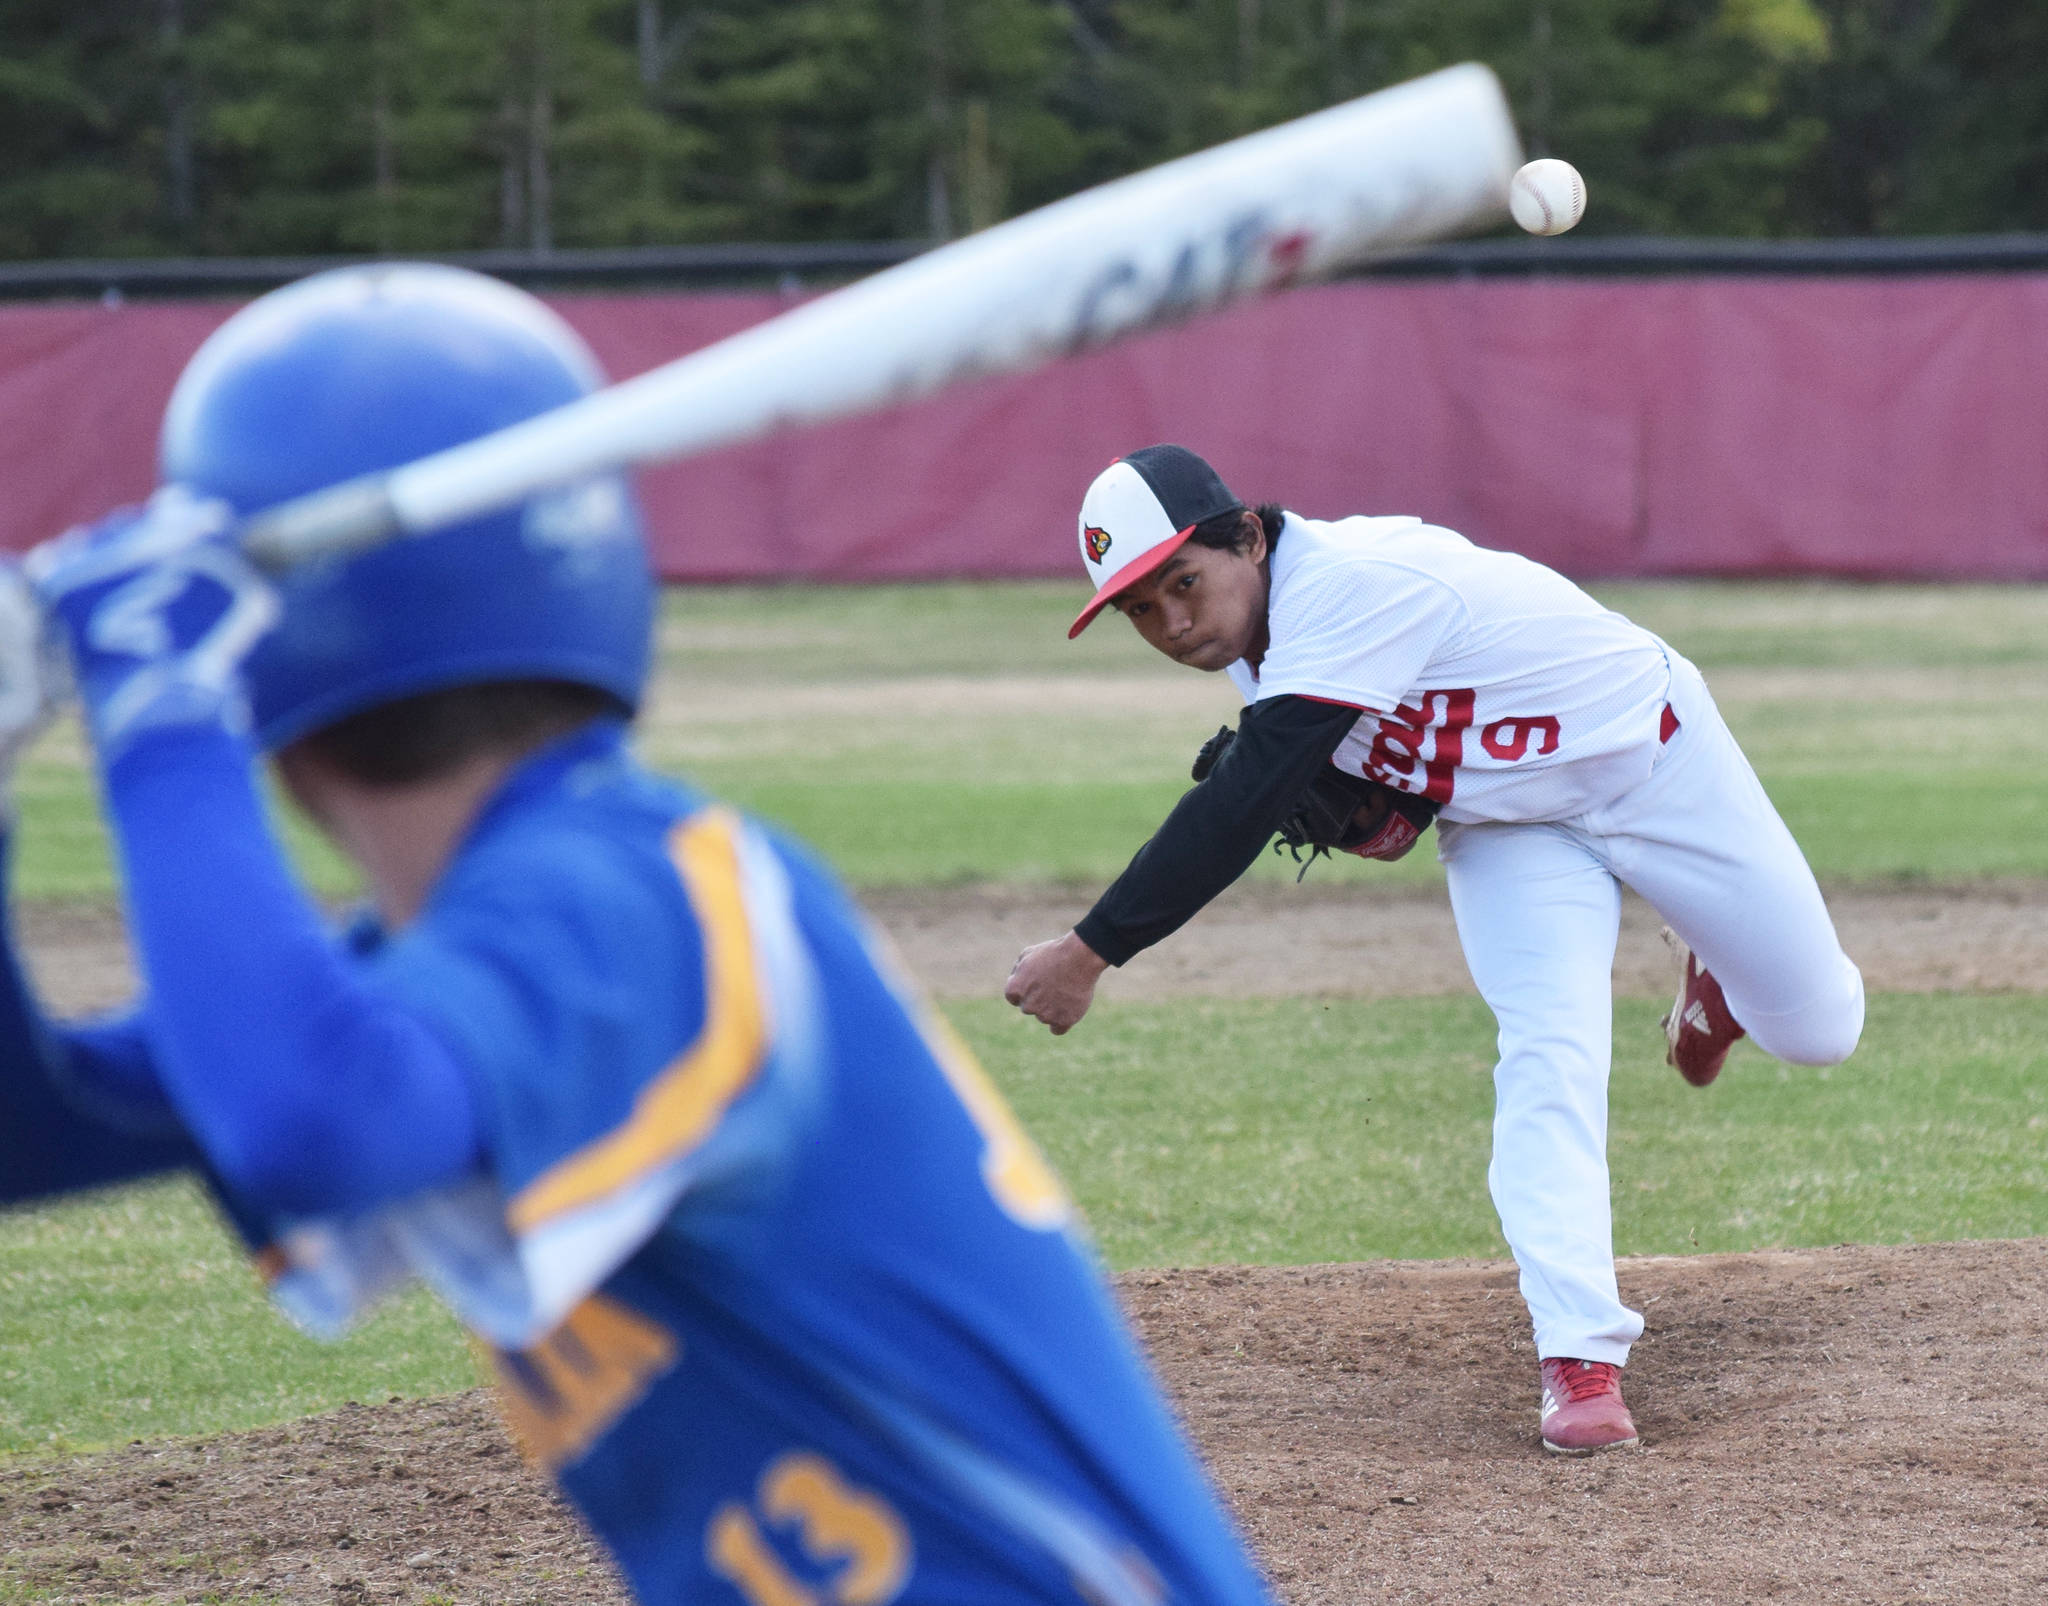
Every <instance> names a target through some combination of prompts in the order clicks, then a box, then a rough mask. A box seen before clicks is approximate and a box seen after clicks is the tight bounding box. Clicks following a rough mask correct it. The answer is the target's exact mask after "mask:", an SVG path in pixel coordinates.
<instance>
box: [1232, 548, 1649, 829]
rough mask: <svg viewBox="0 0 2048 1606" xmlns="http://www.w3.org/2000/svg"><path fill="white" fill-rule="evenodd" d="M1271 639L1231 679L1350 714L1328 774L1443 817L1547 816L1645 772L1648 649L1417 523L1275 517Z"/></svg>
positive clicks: (1504, 556)
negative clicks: (1380, 786)
mask: <svg viewBox="0 0 2048 1606" xmlns="http://www.w3.org/2000/svg"><path fill="white" fill-rule="evenodd" d="M1267 625H1268V630H1269V635H1270V643H1269V645H1268V646H1267V649H1266V654H1265V657H1264V659H1263V660H1262V661H1261V662H1260V664H1259V665H1258V666H1257V667H1256V668H1254V667H1252V666H1251V665H1250V664H1248V663H1246V662H1244V661H1242V660H1240V661H1239V662H1237V663H1234V664H1232V665H1231V666H1230V669H1229V671H1228V673H1229V675H1230V678H1231V680H1232V681H1233V682H1235V683H1236V685H1237V688H1238V690H1239V691H1240V692H1242V693H1243V694H1244V697H1245V700H1246V701H1247V702H1254V701H1257V700H1258V699H1260V698H1262V697H1279V696H1284V695H1288V694H1292V695H1295V696H1298V697H1312V698H1316V699H1318V700H1321V701H1324V702H1334V703H1346V704H1349V705H1351V706H1353V707H1356V708H1358V709H1359V710H1361V714H1360V718H1359V721H1358V724H1357V725H1356V726H1355V727H1354V728H1353V729H1352V731H1351V732H1350V734H1349V735H1347V736H1346V737H1345V739H1344V742H1343V744H1342V745H1341V746H1340V747H1339V748H1338V749H1337V751H1336V753H1335V755H1334V757H1333V759H1332V762H1334V763H1335V764H1336V765H1337V766H1338V767H1339V768H1340V769H1345V770H1349V771H1351V772H1353V773H1354V774H1360V775H1365V776H1369V777H1370V778H1372V779H1373V780H1376V781H1380V782H1383V783H1385V784H1386V785H1388V786H1392V787H1395V788H1398V789H1399V790H1402V791H1406V792H1417V793H1421V794H1422V795H1423V796H1426V797H1428V798H1430V799H1432V800H1433V801H1434V802H1436V803H1438V804H1439V805H1441V807H1442V811H1443V812H1442V817H1443V818H1444V819H1446V820H1450V821H1459V822H1477V821H1527V820H1563V819H1570V818H1572V817H1573V816H1575V815H1578V814H1582V813H1584V812H1585V811H1586V810H1587V809H1590V808H1593V807H1595V806H1597V805H1599V804H1601V803H1603V802H1605V801H1607V800H1608V799H1610V798H1613V797H1616V796H1618V795H1619V794H1620V793H1622V792H1624V791H1626V790H1627V789H1628V788H1629V787H1631V786H1634V785H1636V784H1637V783H1639V782H1640V781H1642V780H1643V779H1644V778H1645V777H1647V776H1648V775H1649V773H1650V765H1651V762H1652V760H1653V759H1654V758H1655V757H1656V754H1657V749H1658V742H1659V737H1660V730H1661V724H1660V722H1661V720H1662V718H1663V715H1664V711H1665V707H1666V697H1667V694H1668V690H1669V687H1670V684H1671V663H1670V659H1669V658H1668V656H1667V655H1666V651H1665V648H1664V644H1663V643H1662V642H1660V641H1659V640H1658V639H1657V638H1656V637H1655V636H1653V635H1651V634H1650V632H1649V631H1647V630H1645V629H1643V628H1642V627H1641V626H1640V625H1636V624H1631V623H1630V622H1629V621H1628V620H1627V619H1624V618H1623V617H1622V616H1621V615H1620V614H1618V613H1615V612H1613V611H1611V610H1610V609H1607V608H1603V607H1601V606H1600V604H1599V603H1597V602H1595V601H1594V600H1593V599H1592V598H1591V597H1589V596H1587V595H1586V593H1585V592H1583V591H1581V590H1580V589H1579V588H1578V587H1577V586H1575V585H1573V584H1572V583H1571V582H1570V581H1569V580H1567V579H1565V578H1564V576H1562V575H1560V574H1558V573H1557V572H1556V571H1554V570H1551V569H1546V568H1545V567H1544V566H1543V565H1542V564H1540V563H1533V562H1531V561H1530V560H1529V559H1527V558H1524V557H1519V556H1517V555H1516V554H1514V553H1512V552H1494V551H1489V550H1488V549H1486V548H1484V547H1478V546H1474V545H1473V544H1472V543H1471V542H1470V541H1468V540H1466V539H1465V538H1464V537H1463V536H1462V535H1459V534H1457V533H1456V532H1454V531H1451V530H1446V529H1441V528H1439V527H1437V526H1435V525H1432V524H1424V523H1423V522H1422V521H1421V520H1420V519H1416V518H1362V517H1361V518H1349V519H1339V520H1337V521H1335V522H1333V523H1324V522H1322V521H1319V520H1316V519H1305V518H1302V517H1301V516H1300V515H1299V514H1295V513H1289V514H1288V515H1287V518H1286V522H1285V523H1284V524H1283V526H1282V528H1281V536H1280V540H1279V542H1278V544H1277V545H1276V547H1275V548H1274V552H1273V567H1272V591H1271V595H1270V598H1269V600H1268V606H1267Z"/></svg>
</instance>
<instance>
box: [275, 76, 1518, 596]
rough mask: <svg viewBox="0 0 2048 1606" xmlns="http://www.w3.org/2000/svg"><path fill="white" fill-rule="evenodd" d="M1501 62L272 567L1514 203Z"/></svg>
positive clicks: (571, 422)
mask: <svg viewBox="0 0 2048 1606" xmlns="http://www.w3.org/2000/svg"><path fill="white" fill-rule="evenodd" d="M1521 160H1522V155H1521V147H1520V143H1519V141H1518V140H1517V139H1516V136H1515V130H1514V123H1513V121H1512V119H1511V118H1510V116H1509V113H1508V108H1507V103H1506V100H1505V99H1504V97H1503V96H1502V94H1501V89H1500V84H1499V82H1498V81H1497V80H1496V79H1495V78H1494V76H1493V74H1492V73H1491V72H1490V71H1488V70H1487V69H1486V68H1485V67H1481V66H1477V65H1471V64H1468V65H1465V66H1461V67H1450V68H1446V69H1445V70H1444V71H1442V72H1437V73H1432V74H1431V75H1430V76H1428V77H1426V78H1418V79H1416V80H1414V81H1413V82H1412V83H1407V84H1401V85H1398V86H1396V87H1395V88H1392V89H1386V90H1382V91H1380V92H1379V93H1377V94H1373V95H1367V96H1364V97H1362V98H1360V99H1358V100H1354V101H1350V102H1348V103H1346V104H1344V105H1342V106H1335V107H1332V108H1330V109H1329V110H1328V111H1322V112H1317V113H1315V114H1314V115H1312V116H1308V117H1303V118H1299V119H1297V120H1296V121H1294V122H1291V123H1284V124H1282V125H1281V126H1279V127H1277V128H1270V129H1267V130H1266V131H1264V132H1263V133H1258V134H1252V135H1248V136H1247V137H1245V138H1243V139H1238V140H1233V141H1231V142H1230V143H1229V144H1227V145H1219V146H1217V147H1215V148H1214V149H1212V150H1207V151H1201V152H1198V153H1197V154H1195V155H1193V156H1185V157H1182V158H1180V159H1179V160H1178V161H1173V162H1168V163H1166V164H1164V165H1163V166H1160V167H1155V168H1152V169H1150V170H1148V171H1146V172H1143V173H1136V174H1133V175H1132V176H1131V177H1129V178H1123V179H1117V180H1115V181H1114V182H1112V183H1108V184H1103V185H1100V186H1098V187H1097V188H1095V189H1092V190H1087V191H1084V192H1083V193H1081V194H1079V195H1075V196H1070V197H1069V198H1068V199H1066V200H1064V201H1058V202H1055V203H1054V204H1053V205H1051V206H1046V207H1041V208H1040V209H1039V210H1037V211H1035V212H1030V213H1027V214H1025V215H1024V216H1023V217H1019V218H1013V219H1011V220H1010V221H1009V222H1007V223H1002V224H998V225H997V226H996V227H994V228H991V229H987V230H984V231H983V232H981V233H979V234H974V235H970V236H969V237H967V238H966V239H963V240H958V241H955V242H954V243H953V244H951V245H947V246H942V247H940V248H939V249H937V250H934V251H930V252H927V253H926V254H924V255H922V256H919V257H915V258H913V259H912V260H910V261H908V262H905V263H903V264H901V265H900V266H898V267H894V268H890V269H888V270H887V271H886V272H882V273H878V274H875V275H873V276H872V277H870V278H866V279H862V280H860V281H858V282H857V283H855V284H852V285H849V286H847V287H846V288H845V289H842V290H838V291H834V292H833V293H831V294H829V295H825V296H821V297H819V298H818V299H817V300H815V301H811V302H808V303H806V304H804V305H803V306H800V307H797V308H795V309H794V310H792V311H790V312H786V313H784V314H782V315H781V316H780V317H776V318H772V319H770V320H768V321H767V322H765V323H761V324H757V325H755V326H754V327H753V328H751V329H747V330H743V331H742V332H741V333H739V334H736V335H733V336H731V337H729V338H728V339H725V340H721V341H719V342H717V343H716V344H714V345H711V346H707V347H705V348H704V349H703V350H701V351H697V352H693V353H691V354H690V355H689V356H687V357H682V358H678V359H677V360H676V361H674V362H671V363H668V364H666V365H664V366H662V367H660V368H656V369H653V370H651V371H649V372H648V373H645V374H642V375H640V376H639V377H638V378H637V379H632V380H628V381H626V382H625V383H623V384H619V385H614V386H612V387H610V388H609V389H607V390H602V391H599V392H597V393H595V394H593V395H590V396H586V397H584V398H583V399H581V400H580V401H576V402H572V403H570V404H568V405H567V406H564V407H559V408H557V409H555V410H554V411H552V412H548V413H543V414H540V415H539V416H537V417H534V418H530V419H528V420H526V421H525V422H523V423H519V424H515V425H513V426H511V427H510V428H507V429H503V430H499V431H498V432H496V433H495V434H491V435H486V436H483V437H481V438H479V439H477V440H474V441H470V442H467V443H465V444H463V445H460V446H455V447H451V448H449V449H448V450H446V451H442V452H436V453H434V454H433V455H432V456H430V457H423V458H421V459H419V460H418V461H417V462H413V463H408V464H406V465H405V466H404V467H402V468H397V469H393V470H391V471H389V472H387V473H380V474H374V475H368V476H365V477H364V478H362V479H357V480H350V481H347V482H345V483H343V484H340V485H336V486H333V487H331V488H329V489H327V490H324V491H318V492H315V493H313V494H312V495H309V496H305V497H301V498H298V499H296V500H294V501H291V502H286V503H283V504H281V505H280V506H278V507H275V508H272V509H270V510H268V511H267V512H265V513H263V514H261V515H259V516H257V517H256V518H254V519H252V520H251V521H250V523H249V525H248V527H247V530H246V532H245V535H244V543H245V546H246V548H247V550H248V551H249V552H250V554H251V556H253V557H254V558H255V559H256V560H257V561H258V562H260V563H262V564H264V565H266V566H269V567H273V568H281V567H284V566H287V565H291V564H295V563H302V562H307V561H310V560H312V559H315V558H319V557H324V556H327V555H330V554H334V553H340V552H349V551H355V550H359V549H362V548H365V547H369V546H374V545H376V544H377V543H379V542H381V541H385V540H388V539H390V538H392V537H394V536H398V535H420V534H425V533H427V532H429V531H432V530H436V529H441V528H445V527H446V526H448V525H451V524H456V523H460V522H462V521H464V520H466V519H471V518H475V517H478V516H480V515H482V514H484V513H488V512H492V511H494V510H496V509H499V508H502V507H506V506H509V505H511V504H512V503H514V502H518V501H522V500H524V499H525V498H527V497H529V496H532V495H534V494H535V493H536V492H539V491H543V490H547V489H551V488H554V487H557V486H561V485H566V484H569V483H571V482H573V481H575V480H578V479H582V478H585V477H587V476H589V475H592V474H596V473H600V472H603V471H606V470H611V469H617V468H623V467H626V466H629V465H632V464H636V463H649V462H655V461H659V460H662V459H665V458H675V457H684V456H689V455H691V454H694V453H698V452H706V451H710V450H713V449H715V448H717V447H721V446H729V445H733V444H735V443H737V442H740V441H746V440H752V439H755V438H757V437H759V436H762V435H765V434H768V433H769V432H771V431H773V430H777V429H782V428H785V427H788V426H791V425H799V424H814V423H820V422H823V421H825V420H827V419H834V418H844V417H847V416H850V415H852V414H856V413H863V412H871V411H874V410H876V409H879V408H883V407H888V406H893V405H895V404H897V403H901V402H907V401H912V400H915V399H916V398H918V397H922V396H929V395H931V394H933V393H934V392H935V391H939V390H942V389H944V388H945V387H946V386H948V385H952V384H956V383H959V382H960V381H962V380H965V379H970V378H974V377H977V376H981V375H991V374H1014V373H1022V372H1024V371H1026V370H1028V369H1031V368H1035V367H1037V366H1039V365H1040V364H1042V363H1045V362H1049V361H1051V360H1052V359H1054V358H1056V357H1060V356H1064V355H1067V354H1069V353H1072V352H1079V351H1087V350H1091V349H1093V348H1095V347H1097V346H1101V345H1104V344H1106V343H1107V342H1109V341H1111V340H1114V339H1117V338H1118V337H1120V336H1123V335H1127V334H1130V333H1133V332H1134V331H1137V330H1141V329H1147V328H1151V327H1153V326H1155V325H1158V324H1163V323H1167V322H1170V321H1172V320H1175V319H1178V318H1182V317H1186V316H1188V315H1190V314H1193V313H1195V312H1199V311H1202V310H1204V309H1207V308H1210V307H1217V306H1221V305H1223V304H1225V303H1227V302H1230V301H1235V300H1238V299H1240V298H1242V297H1245V296H1249V295H1254V294H1257V293H1259V292H1261V291H1265V290H1273V289H1278V288H1281V287H1283V286H1286V285H1291V284H1299V283H1304V282H1306V281H1309V280H1313V279H1319V278H1325V277H1328V276H1329V275H1330V274H1332V273H1335V272H1337V271H1339V270H1341V269H1344V268H1346V267H1350V266H1353V265H1356V264H1357V263H1359V262H1361V261H1365V260H1368V259H1370V258H1372V257H1374V256H1377V255H1381V254H1385V253H1388V252H1391V251H1394V250H1397V249H1399V248H1400V247H1402V246H1406V245H1413V244H1418V243H1420V242H1422V241H1426V240H1430V239H1435V238H1439V237H1441V236H1444V235H1447V234H1452V233H1456V232H1459V231H1461V230H1465V229H1469V228H1473V227H1477V226H1481V225H1484V224H1487V223H1490V222H1492V221H1494V220H1495V219H1496V218H1498V217H1500V216H1502V215H1504V213H1505V212H1506V208H1507V189H1508V180H1509V179H1510V177H1512V175H1513V174H1514V171H1515V169H1516V168H1517V167H1518V166H1519V165H1520V164H1521Z"/></svg>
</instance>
